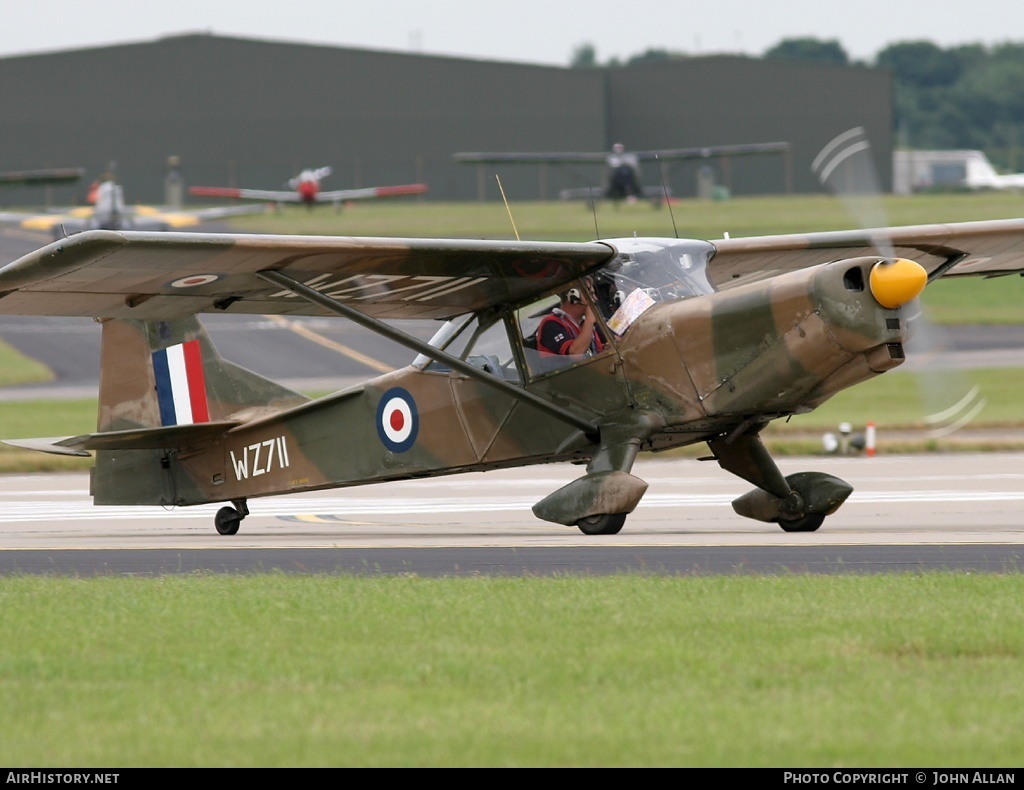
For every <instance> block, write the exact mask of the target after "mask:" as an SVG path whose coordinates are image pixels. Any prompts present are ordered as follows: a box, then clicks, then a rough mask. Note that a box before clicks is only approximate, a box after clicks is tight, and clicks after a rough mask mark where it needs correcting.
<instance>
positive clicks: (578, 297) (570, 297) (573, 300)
mask: <svg viewBox="0 0 1024 790" xmlns="http://www.w3.org/2000/svg"><path fill="white" fill-rule="evenodd" d="M565 301H567V302H568V303H569V304H582V303H583V294H581V293H580V289H579V288H570V289H569V290H568V291H566V292H565Z"/></svg>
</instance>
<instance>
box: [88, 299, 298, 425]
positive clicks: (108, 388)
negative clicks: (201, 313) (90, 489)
mask: <svg viewBox="0 0 1024 790" xmlns="http://www.w3.org/2000/svg"><path fill="white" fill-rule="evenodd" d="M308 400H309V398H307V397H306V396H304V395H300V394H299V393H297V392H294V391H293V390H290V389H288V388H287V387H284V386H282V385H280V384H278V383H277V382H274V381H271V380H270V379H267V378H264V377H263V376H260V375H258V374H256V373H253V372H252V371H249V370H246V369H245V368H242V367H239V366H238V365H235V364H234V363H232V362H228V361H227V360H225V359H224V358H223V357H221V356H220V354H219V353H218V352H217V350H216V349H215V348H214V346H213V343H212V342H211V340H210V337H209V335H208V334H207V333H206V330H205V329H204V328H203V325H202V324H201V323H200V322H199V320H198V319H197V318H196V317H194V316H192V317H189V318H185V319H179V320H177V321H145V322H143V321H129V320H123V319H112V320H108V321H105V322H104V323H103V339H102V345H101V351H100V390H99V416H98V419H97V432H98V433H108V432H115V431H132V430H138V429H145V428H172V427H178V426H185V425H201V424H206V423H222V422H232V423H237V422H241V421H247V420H251V419H255V418H257V417H260V416H263V415H265V414H269V413H273V412H276V411H279V410H281V409H286V408H291V407H293V406H297V405H300V404H301V403H305V402H306V401H308ZM180 433H181V432H180V430H179V433H178V434H175V432H173V431H169V432H167V434H166V435H167V437H168V439H171V437H173V436H176V435H177V437H178V440H180V438H181V435H180Z"/></svg>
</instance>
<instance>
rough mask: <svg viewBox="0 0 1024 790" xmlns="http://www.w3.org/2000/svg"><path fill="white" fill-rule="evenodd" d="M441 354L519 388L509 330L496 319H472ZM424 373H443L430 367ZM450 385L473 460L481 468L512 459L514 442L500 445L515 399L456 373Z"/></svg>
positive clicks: (438, 366) (433, 365)
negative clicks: (482, 465) (453, 357)
mask: <svg viewBox="0 0 1024 790" xmlns="http://www.w3.org/2000/svg"><path fill="white" fill-rule="evenodd" d="M445 351H447V352H448V353H449V354H452V355H453V356H457V357H459V358H460V359H463V360H465V361H466V362H468V363H470V364H471V365H473V366H474V367H478V368H480V369H481V370H482V371H484V372H485V373H488V374H490V375H492V376H497V377H499V378H501V379H504V380H505V381H507V382H511V383H514V384H522V376H521V373H520V370H519V360H518V359H517V358H516V355H515V354H514V353H513V351H512V343H511V342H510V340H509V334H508V326H507V324H506V323H505V321H504V319H503V317H502V316H501V315H500V314H497V313H492V314H483V315H478V316H475V317H474V318H473V319H472V320H471V321H469V322H468V323H467V324H466V325H464V326H463V327H462V328H461V329H460V330H459V331H458V333H457V335H456V336H455V337H454V338H453V339H452V340H451V341H450V342H449V343H448V344H447V345H446V346H445ZM426 369H427V370H428V371H429V370H441V369H447V368H446V367H445V366H443V365H442V364H440V363H437V362H432V363H430V364H429V365H428V366H427V368H426ZM449 381H450V383H451V388H452V397H453V399H454V402H455V405H456V409H457V410H458V414H459V419H461V420H462V427H463V429H464V430H465V432H466V435H467V436H468V437H469V441H470V444H471V445H472V447H473V451H474V452H475V453H476V455H477V458H478V460H479V461H480V462H486V461H488V460H495V459H496V458H497V459H500V458H503V457H511V456H514V455H516V454H517V449H516V447H514V446H513V445H514V443H513V442H509V441H507V440H506V441H505V442H502V441H500V440H499V437H500V436H501V431H502V428H503V426H504V425H505V424H506V422H507V421H508V418H509V415H510V414H511V412H512V410H513V409H514V408H515V407H516V404H517V401H516V399H515V398H512V397H511V396H509V395H507V394H505V393H503V392H500V391H498V390H497V389H495V388H494V387H488V386H487V385H486V384H484V383H482V382H480V381H477V380H476V379H473V378H470V377H469V376H465V375H463V374H461V373H458V372H455V371H451V372H450V373H449ZM505 445H508V446H505Z"/></svg>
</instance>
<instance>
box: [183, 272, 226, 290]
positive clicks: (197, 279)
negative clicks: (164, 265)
mask: <svg viewBox="0 0 1024 790" xmlns="http://www.w3.org/2000/svg"><path fill="white" fill-rule="evenodd" d="M219 279H220V275H219V274H190V275H189V276H188V277H179V278H178V279H177V280H175V281H174V282H172V283H171V288H195V287H196V286H197V285H207V284H208V283H214V282H217V280H219Z"/></svg>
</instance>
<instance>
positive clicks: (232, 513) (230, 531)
mask: <svg viewBox="0 0 1024 790" xmlns="http://www.w3.org/2000/svg"><path fill="white" fill-rule="evenodd" d="M213 523H214V524H215V525H216V527H217V532H219V533H220V534H221V535H234V534H235V533H236V532H238V525H239V524H241V523H242V517H241V515H239V513H238V511H237V510H235V509H234V508H233V507H222V508H221V509H220V510H218V511H217V515H216V516H215V517H214V519H213Z"/></svg>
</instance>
